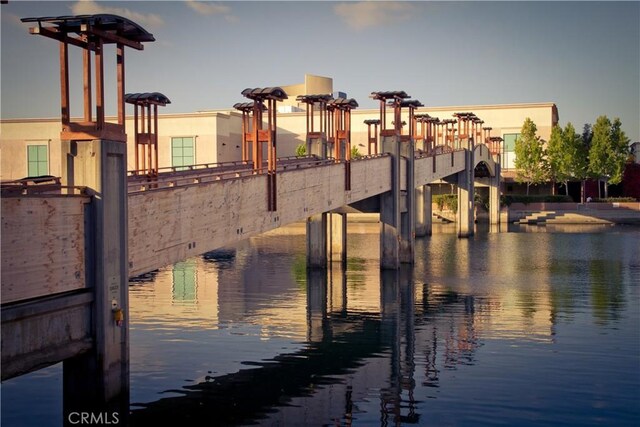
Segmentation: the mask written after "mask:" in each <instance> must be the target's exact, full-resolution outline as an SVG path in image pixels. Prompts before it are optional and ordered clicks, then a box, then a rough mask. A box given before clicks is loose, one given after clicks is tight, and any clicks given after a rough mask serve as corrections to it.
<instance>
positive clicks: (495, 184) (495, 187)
mask: <svg viewBox="0 0 640 427" xmlns="http://www.w3.org/2000/svg"><path fill="white" fill-rule="evenodd" d="M495 168H496V173H495V176H493V177H490V178H489V224H491V225H500V163H496V165H495Z"/></svg>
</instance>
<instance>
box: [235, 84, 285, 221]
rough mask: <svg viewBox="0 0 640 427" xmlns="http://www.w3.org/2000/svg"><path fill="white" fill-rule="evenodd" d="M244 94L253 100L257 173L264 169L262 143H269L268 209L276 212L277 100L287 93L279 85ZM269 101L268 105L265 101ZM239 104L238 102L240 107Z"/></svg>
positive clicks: (243, 92)
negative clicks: (265, 115) (265, 127)
mask: <svg viewBox="0 0 640 427" xmlns="http://www.w3.org/2000/svg"><path fill="white" fill-rule="evenodd" d="M242 95H243V96H245V97H247V98H249V99H251V100H253V104H252V112H253V129H252V133H253V170H254V173H256V174H261V173H263V172H264V170H263V167H262V166H263V154H262V145H263V144H265V143H266V144H267V174H266V175H267V210H269V211H271V212H274V211H276V210H277V204H276V201H277V188H276V169H277V151H276V147H277V143H276V137H277V132H276V129H277V123H276V120H277V119H276V117H277V110H276V101H282V100H285V99H287V94H286V93H285V92H284V91H283V90H282V89H281V88H279V87H268V88H263V89H262V88H255V89H251V88H247V89H245V90H243V91H242ZM265 102H267V106H265V105H264V103H265ZM238 105H239V104H236V108H238V107H237V106H238ZM263 111H266V112H267V129H263V128H262V126H263V120H262V113H263Z"/></svg>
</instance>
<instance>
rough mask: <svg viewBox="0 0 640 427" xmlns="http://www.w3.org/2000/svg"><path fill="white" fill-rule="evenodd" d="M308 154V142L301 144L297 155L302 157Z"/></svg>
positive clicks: (297, 149)
mask: <svg viewBox="0 0 640 427" xmlns="http://www.w3.org/2000/svg"><path fill="white" fill-rule="evenodd" d="M306 155H307V145H306V144H299V145H298V146H297V147H296V156H298V157H302V156H306Z"/></svg>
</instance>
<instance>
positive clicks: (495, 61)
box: [0, 0, 640, 140]
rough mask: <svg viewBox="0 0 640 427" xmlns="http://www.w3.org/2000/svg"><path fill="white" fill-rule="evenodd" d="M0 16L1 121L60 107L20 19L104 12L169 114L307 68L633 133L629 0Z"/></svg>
mask: <svg viewBox="0 0 640 427" xmlns="http://www.w3.org/2000/svg"><path fill="white" fill-rule="evenodd" d="M0 13H2V28H1V31H2V34H1V35H2V41H1V43H2V51H1V53H2V56H1V60H2V68H1V70H2V75H1V83H2V103H1V105H2V110H1V113H2V117H6V118H8V117H56V116H57V115H58V114H59V111H58V109H59V105H58V104H59V96H60V95H59V78H58V72H57V71H56V69H57V55H58V49H57V45H56V43H55V42H54V41H53V40H50V39H45V38H44V37H34V36H29V34H28V25H26V24H23V23H20V22H19V19H18V18H22V17H27V16H59V15H68V14H81V13H114V14H119V15H123V16H126V17H128V18H129V19H132V20H133V21H135V22H138V23H139V24H140V25H142V26H143V27H144V28H145V29H147V30H149V31H150V32H152V33H153V34H154V36H155V38H156V40H157V41H156V42H154V43H148V44H146V45H145V50H144V51H142V52H138V51H130V53H127V80H126V90H127V91H132V92H147V91H160V92H163V93H165V94H166V95H167V96H168V97H169V98H170V99H171V100H172V104H171V105H170V106H168V107H167V108H166V109H164V111H166V112H168V113H170V112H193V111H197V110H206V109H226V108H231V106H232V105H233V104H234V103H236V102H239V101H242V100H243V98H242V96H241V95H240V92H241V91H242V90H243V89H244V88H246V87H259V86H275V85H287V84H295V83H300V82H302V81H303V79H304V74H305V73H310V74H316V75H324V76H330V77H333V79H334V88H335V90H340V91H343V92H347V93H348V95H349V96H350V97H354V98H356V100H357V101H358V102H359V104H360V106H361V108H375V107H376V105H375V104H374V103H373V101H371V100H370V99H369V94H370V93H371V92H372V91H380V90H405V91H406V92H407V93H409V94H410V95H411V96H412V97H414V98H416V99H419V100H420V101H422V102H423V103H424V104H425V105H430V106H446V105H449V106H452V105H455V106H462V105H472V104H504V103H519V102H549V101H550V102H555V103H556V104H557V105H558V110H559V113H560V122H561V124H565V123H566V122H568V121H571V122H572V123H573V124H574V125H575V127H576V128H577V129H581V128H582V125H583V124H584V123H593V122H595V120H596V118H597V117H598V116H599V115H601V114H606V115H608V116H609V117H620V118H621V119H622V122H623V127H624V129H625V132H626V133H627V134H628V135H629V137H631V138H632V139H634V140H638V139H640V123H639V122H640V3H639V2H421V1H412V2H378V1H364V2H352V1H342V2H331V1H312V2H306V1H305V2H295V1H287V2H277V1H268V2H267V1H233V2H208V1H204V2H203V1H180V2H179V1H127V2H112V1H106V2H103V1H96V0H86V1H80V2H56V1H54V2H25V1H11V0H10V1H9V4H4V5H2V6H1V9H0ZM72 72H73V73H78V72H79V71H77V70H75V69H73V70H72ZM72 78H74V81H79V82H80V83H79V84H80V85H81V77H80V76H77V75H73V74H72ZM72 84H73V83H72ZM34 88H37V90H38V92H37V93H38V99H39V101H38V102H33V101H31V100H30V99H33V97H25V94H28V93H29V92H30V91H32V90H34ZM78 93H81V92H80V91H78ZM75 104H76V105H80V104H81V103H79V102H76V103H75ZM72 105H73V104H72ZM111 105H112V104H111ZM109 107H110V104H109V103H107V108H108V109H109ZM107 111H109V110H107Z"/></svg>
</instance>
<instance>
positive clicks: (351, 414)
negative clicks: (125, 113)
mask: <svg viewBox="0 0 640 427" xmlns="http://www.w3.org/2000/svg"><path fill="white" fill-rule="evenodd" d="M452 231H453V229H450V228H446V227H444V228H443V229H441V230H440V232H439V233H437V234H434V235H433V236H432V237H430V238H425V239H418V240H417V245H416V264H415V266H413V268H405V269H402V270H401V271H400V272H384V273H381V272H380V270H379V262H378V253H379V246H378V234H377V227H376V226H375V225H374V224H354V225H353V226H352V225H350V235H349V239H348V244H349V247H348V261H347V265H346V268H345V269H342V268H341V267H340V265H339V264H337V265H334V266H333V268H332V269H331V270H330V271H329V272H326V273H317V272H315V273H307V271H306V268H305V236H304V229H303V228H301V227H297V226H293V227H288V228H287V229H286V230H280V231H277V232H274V233H271V234H268V235H264V236H260V237H257V238H253V239H250V240H248V241H246V242H243V243H241V244H239V245H237V246H236V247H235V248H232V249H229V250H221V251H216V252H213V253H210V254H207V255H206V256H201V257H197V258H192V259H189V260H186V261H184V262H181V263H178V264H176V265H174V266H171V267H167V268H164V269H161V270H160V271H158V272H155V273H154V274H151V275H148V277H146V278H145V279H144V280H139V281H135V282H132V283H131V287H130V306H131V313H130V316H131V319H130V322H131V417H130V422H131V424H132V425H134V426H135V425H140V426H143V425H144V426H146V425H154V426H155V425H171V424H173V425H184V426H190V425H281V426H289V425H291V426H297V425H309V426H321V425H331V426H333V425H345V426H346V425H359V426H388V425H420V426H427V425H429V426H440V425H576V426H577V425H579V426H584V425H639V424H640V256H639V255H638V254H639V251H638V250H639V249H640V230H639V229H638V228H630V227H620V228H609V227H607V228H587V229H584V228H580V229H577V228H569V229H565V230H562V231H578V232H573V233H567V232H563V233H555V232H549V231H553V230H550V229H545V228H535V227H534V228H531V229H521V230H520V231H546V232H515V233H499V234H495V233H484V232H478V233H477V234H476V235H475V236H474V237H473V238H470V239H458V238H457V237H456V235H455V234H454V233H452ZM61 371H62V369H61V366H60V365H57V366H53V367H50V368H47V369H44V370H41V371H39V372H36V373H33V374H30V375H27V376H24V377H21V378H17V379H14V380H11V381H7V382H5V383H3V384H2V425H3V426H31V425H33V426H36V425H37V426H45V425H61V424H62V418H63V414H62V396H61V390H62V386H61V383H62V380H61V377H62V374H61Z"/></svg>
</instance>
